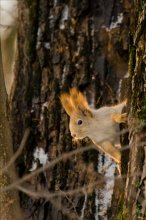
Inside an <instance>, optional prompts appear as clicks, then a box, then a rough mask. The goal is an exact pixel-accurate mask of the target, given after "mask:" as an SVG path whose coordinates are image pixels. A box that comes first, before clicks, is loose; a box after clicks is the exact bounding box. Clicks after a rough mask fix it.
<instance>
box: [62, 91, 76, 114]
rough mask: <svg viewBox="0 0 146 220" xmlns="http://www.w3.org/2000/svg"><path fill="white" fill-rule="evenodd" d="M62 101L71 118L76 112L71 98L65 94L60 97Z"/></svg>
mask: <svg viewBox="0 0 146 220" xmlns="http://www.w3.org/2000/svg"><path fill="white" fill-rule="evenodd" d="M60 101H61V104H62V105H63V107H64V109H65V111H66V113H67V114H68V115H69V116H70V115H71V114H72V113H73V112H74V110H75V109H74V106H73V105H72V103H71V100H70V96H69V95H68V94H67V93H64V94H62V95H61V96H60Z"/></svg>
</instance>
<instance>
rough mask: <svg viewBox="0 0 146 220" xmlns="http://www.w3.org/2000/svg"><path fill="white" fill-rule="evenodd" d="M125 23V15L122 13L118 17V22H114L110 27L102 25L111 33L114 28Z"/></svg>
mask: <svg viewBox="0 0 146 220" xmlns="http://www.w3.org/2000/svg"><path fill="white" fill-rule="evenodd" d="M122 21H123V13H120V14H119V15H118V17H117V20H116V21H112V22H111V24H110V27H107V26H105V25H102V26H101V28H103V29H105V30H106V31H107V32H109V31H111V30H112V29H114V28H117V27H119V25H120V24H121V23H122Z"/></svg>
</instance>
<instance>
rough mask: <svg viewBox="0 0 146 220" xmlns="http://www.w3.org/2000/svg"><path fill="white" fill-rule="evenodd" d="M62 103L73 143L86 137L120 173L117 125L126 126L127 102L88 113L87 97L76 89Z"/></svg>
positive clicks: (63, 98)
mask: <svg viewBox="0 0 146 220" xmlns="http://www.w3.org/2000/svg"><path fill="white" fill-rule="evenodd" d="M60 100H61V103H62V105H63V107H64V109H65V111H66V113H67V114H68V115H69V116H70V123H69V129H70V132H71V136H72V137H73V138H75V139H83V138H85V137H88V138H90V139H91V140H92V142H93V143H94V144H95V145H96V146H97V148H98V149H99V150H100V151H101V152H102V153H104V154H105V155H108V156H110V157H111V158H112V159H113V160H114V161H115V162H116V163H117V165H118V167H117V168H118V170H119V173H120V164H121V153H120V151H119V149H118V148H117V146H121V145H120V133H119V132H120V128H119V124H120V123H126V121H127V113H122V109H123V107H124V106H126V101H124V102H122V103H120V104H117V105H115V106H110V107H108V106H104V107H101V108H99V109H91V108H90V106H89V104H88V102H87V100H86V97H85V96H84V95H83V93H81V92H80V91H78V90H77V89H76V88H72V89H70V91H69V93H63V94H61V96H60Z"/></svg>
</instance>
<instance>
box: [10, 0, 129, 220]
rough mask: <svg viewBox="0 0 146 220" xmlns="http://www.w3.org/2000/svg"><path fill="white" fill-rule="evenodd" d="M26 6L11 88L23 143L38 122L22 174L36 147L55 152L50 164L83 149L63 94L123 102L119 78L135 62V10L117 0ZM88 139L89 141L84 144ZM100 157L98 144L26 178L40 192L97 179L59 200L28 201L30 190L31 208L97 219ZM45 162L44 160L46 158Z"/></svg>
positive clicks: (36, 212) (44, 215)
mask: <svg viewBox="0 0 146 220" xmlns="http://www.w3.org/2000/svg"><path fill="white" fill-rule="evenodd" d="M18 6H19V24H18V60H17V63H16V70H15V81H14V85H13V92H12V94H11V109H12V115H13V140H14V146H15V148H16V149H17V147H18V146H19V145H20V141H21V139H22V134H23V133H24V131H25V129H26V128H27V127H31V128H32V135H31V138H30V139H29V143H28V145H27V147H26V149H25V150H24V154H23V156H22V158H20V159H19V161H18V168H19V174H20V176H22V175H24V174H26V173H28V172H29V171H30V169H31V167H32V164H33V160H34V155H33V152H35V151H36V148H37V149H43V150H44V152H45V153H47V155H48V160H49V162H51V161H53V159H56V158H58V157H60V156H61V155H63V154H64V153H65V152H70V151H72V150H73V149H76V148H77V145H76V144H73V143H72V140H71V136H70V133H69V128H68V116H67V115H66V113H65V112H64V111H63V109H62V107H61V104H60V100H59V95H60V93H61V92H63V91H68V90H69V88H70V87H78V88H79V89H80V90H81V91H83V92H85V91H86V95H87V98H88V100H89V102H90V104H91V105H93V106H96V107H99V106H100V105H105V104H111V103H112V104H113V103H116V102H117V99H118V95H119V94H118V86H119V81H120V79H121V78H122V77H123V76H124V75H125V74H126V72H127V66H128V64H127V60H128V29H127V25H128V22H129V20H128V19H129V17H128V16H129V14H128V15H127V16H125V17H124V18H123V17H122V15H123V14H122V13H123V12H124V10H125V8H124V5H122V3H121V2H120V1H114V0H110V1H109V0H106V1H105V0H101V1H99V0H97V1H91V2H90V1H88V0H83V1H80V2H78V1H74V0H72V1H69V2H66V1H46V0H36V1H31V0H27V1H26V0H21V1H19V2H18ZM122 19H123V20H122ZM126 19H127V20H126ZM117 20H118V21H117ZM123 22H124V24H123ZM82 145H87V143H86V142H85V143H80V145H79V147H81V146H82ZM16 149H15V150H16ZM100 158H101V156H100ZM98 161H99V154H98V152H97V151H95V150H90V151H89V152H86V153H84V154H82V155H81V154H78V155H77V156H73V157H71V158H68V160H65V161H62V162H60V163H58V164H57V165H56V166H54V167H53V168H52V169H50V170H48V171H45V172H43V173H41V174H40V175H37V176H36V177H34V178H31V179H30V180H29V182H27V183H26V182H25V186H26V185H27V184H28V185H29V187H31V189H33V190H34V189H35V190H36V191H37V192H40V188H41V189H42V190H43V191H45V192H46V194H47V193H48V192H49V193H51V192H53V193H56V192H62V191H65V190H74V189H77V188H78V187H83V186H87V185H92V187H87V191H85V192H84V193H83V194H82V195H81V194H74V195H72V196H66V195H64V196H62V197H61V196H58V197H57V196H56V197H55V199H53V200H51V201H50V200H47V201H46V200H45V199H29V202H28V199H26V200H25V197H24V194H22V195H21V198H22V200H21V201H22V206H23V208H24V209H26V210H27V213H26V214H28V213H29V215H31V216H32V218H33V217H35V216H37V217H38V219H40V220H41V219H52V220H58V219H59V220H61V219H79V217H81V219H89V220H90V219H94V218H95V213H96V212H97V209H99V207H95V196H96V190H97V188H101V186H100V185H99V184H95V185H94V184H92V183H94V181H96V182H97V183H99V182H102V183H103V181H101V180H102V179H104V178H103V176H101V175H100V179H99V175H97V166H98ZM104 161H105V160H104V159H103V158H102V162H103V164H104ZM37 165H38V167H39V166H41V164H40V161H37ZM101 185H103V184H101ZM28 204H29V205H28ZM30 204H31V205H32V206H31V209H30ZM38 207H39V208H38ZM95 209H96V210H95ZM96 215H99V217H100V218H101V219H102V218H104V217H103V216H100V215H101V214H97V213H96ZM105 215H106V214H105Z"/></svg>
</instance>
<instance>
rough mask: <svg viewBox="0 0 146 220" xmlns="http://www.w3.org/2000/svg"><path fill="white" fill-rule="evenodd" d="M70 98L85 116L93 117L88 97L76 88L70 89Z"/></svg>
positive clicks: (77, 109)
mask: <svg viewBox="0 0 146 220" xmlns="http://www.w3.org/2000/svg"><path fill="white" fill-rule="evenodd" d="M70 99H71V102H72V103H73V105H74V108H75V109H76V111H78V112H80V113H82V114H83V115H84V116H90V117H92V112H91V110H90V107H89V105H88V102H87V100H86V97H85V96H84V95H83V94H82V93H81V92H80V91H78V90H77V89H76V88H72V89H70Z"/></svg>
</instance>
